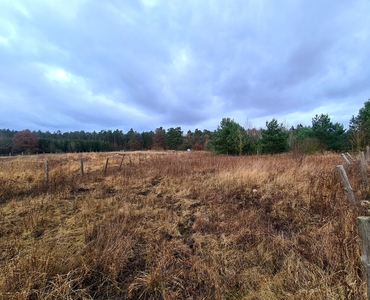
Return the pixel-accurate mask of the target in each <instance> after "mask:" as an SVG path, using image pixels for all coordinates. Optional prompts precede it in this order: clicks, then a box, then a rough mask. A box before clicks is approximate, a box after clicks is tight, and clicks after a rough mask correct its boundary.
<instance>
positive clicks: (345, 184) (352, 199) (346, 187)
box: [336, 165, 356, 206]
mask: <svg viewBox="0 0 370 300" xmlns="http://www.w3.org/2000/svg"><path fill="white" fill-rule="evenodd" d="M336 169H337V171H338V173H339V176H340V180H341V181H342V184H343V187H344V190H345V191H346V194H347V198H348V201H349V203H350V204H351V205H352V206H355V205H356V198H355V195H354V194H353V189H352V187H351V184H350V182H349V180H348V177H347V173H346V171H345V170H344V167H343V165H337V166H336Z"/></svg>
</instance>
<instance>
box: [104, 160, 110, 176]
mask: <svg viewBox="0 0 370 300" xmlns="http://www.w3.org/2000/svg"><path fill="white" fill-rule="evenodd" d="M108 161H109V158H107V161H106V162H105V169H104V174H107V169H108Z"/></svg>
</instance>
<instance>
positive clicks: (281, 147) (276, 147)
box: [261, 118, 289, 154]
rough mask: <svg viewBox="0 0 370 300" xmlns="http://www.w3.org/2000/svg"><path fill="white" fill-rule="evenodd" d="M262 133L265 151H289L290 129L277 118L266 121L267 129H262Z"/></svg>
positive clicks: (263, 150) (263, 149)
mask: <svg viewBox="0 0 370 300" xmlns="http://www.w3.org/2000/svg"><path fill="white" fill-rule="evenodd" d="M261 135H262V152H263V153H269V154H274V153H282V152H286V151H288V149H289V147H288V137H289V131H287V130H286V129H285V127H284V126H283V124H279V123H278V121H277V120H276V119H275V118H273V119H272V120H271V121H270V122H268V121H267V122H266V129H262V130H261Z"/></svg>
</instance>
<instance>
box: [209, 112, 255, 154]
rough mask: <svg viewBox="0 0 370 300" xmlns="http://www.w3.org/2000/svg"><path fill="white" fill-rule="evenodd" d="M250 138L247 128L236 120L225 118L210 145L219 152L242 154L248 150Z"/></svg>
mask: <svg viewBox="0 0 370 300" xmlns="http://www.w3.org/2000/svg"><path fill="white" fill-rule="evenodd" d="M249 146H250V139H249V137H248V135H247V132H246V130H245V129H244V128H243V127H242V126H241V125H240V124H238V123H236V122H235V121H234V120H232V119H230V118H223V119H222V120H221V123H220V125H219V126H218V127H217V130H216V131H215V133H214V138H213V140H212V141H211V142H210V147H211V148H213V149H214V151H215V152H216V153H218V154H229V155H242V154H245V153H247V152H248V149H249Z"/></svg>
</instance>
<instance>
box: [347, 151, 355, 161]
mask: <svg viewBox="0 0 370 300" xmlns="http://www.w3.org/2000/svg"><path fill="white" fill-rule="evenodd" d="M346 154H347V155H348V157H349V158H350V159H352V160H353V161H356V160H355V159H354V158H353V157H352V155H351V154H349V153H348V152H347V153H346Z"/></svg>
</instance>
